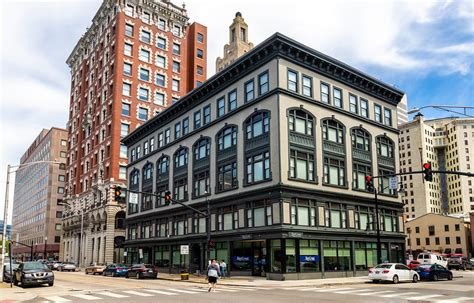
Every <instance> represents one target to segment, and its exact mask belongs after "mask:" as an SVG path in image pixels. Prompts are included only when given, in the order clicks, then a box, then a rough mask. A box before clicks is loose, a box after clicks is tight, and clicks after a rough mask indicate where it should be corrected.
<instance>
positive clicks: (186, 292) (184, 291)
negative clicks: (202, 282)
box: [166, 288, 197, 294]
mask: <svg viewBox="0 0 474 303" xmlns="http://www.w3.org/2000/svg"><path fill="white" fill-rule="evenodd" d="M166 290H170V291H174V292H182V293H184V294H197V292H195V291H190V290H184V289H177V288H167V289H166Z"/></svg>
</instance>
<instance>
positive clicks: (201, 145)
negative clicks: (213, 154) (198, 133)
mask: <svg viewBox="0 0 474 303" xmlns="http://www.w3.org/2000/svg"><path fill="white" fill-rule="evenodd" d="M210 150H211V140H210V139H209V138H202V139H199V140H198V141H197V142H196V143H194V159H195V160H199V159H203V158H206V157H209V155H210Z"/></svg>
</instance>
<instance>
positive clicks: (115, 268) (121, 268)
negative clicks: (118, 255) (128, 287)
mask: <svg viewBox="0 0 474 303" xmlns="http://www.w3.org/2000/svg"><path fill="white" fill-rule="evenodd" d="M127 272H128V266H127V265H125V264H110V265H108V266H107V267H106V268H105V269H104V271H103V272H102V274H103V275H104V276H111V277H125V276H126V275H127Z"/></svg>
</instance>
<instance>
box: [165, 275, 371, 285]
mask: <svg viewBox="0 0 474 303" xmlns="http://www.w3.org/2000/svg"><path fill="white" fill-rule="evenodd" d="M158 279H161V280H169V281H180V282H187V283H199V284H207V280H206V276H200V277H199V276H196V275H189V280H185V281H181V277H180V275H179V274H165V273H160V274H158ZM367 281H369V279H368V278H367V277H365V276H364V277H350V278H330V279H310V280H287V281H274V280H267V279H266V278H264V277H253V276H235V277H231V278H225V279H219V282H218V283H219V284H221V285H229V286H246V287H296V286H314V287H324V286H330V285H347V284H361V283H365V282H367Z"/></svg>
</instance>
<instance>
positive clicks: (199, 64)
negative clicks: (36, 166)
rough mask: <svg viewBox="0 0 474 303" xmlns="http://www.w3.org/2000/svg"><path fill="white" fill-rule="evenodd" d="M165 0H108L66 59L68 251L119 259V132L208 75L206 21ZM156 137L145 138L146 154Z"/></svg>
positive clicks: (72, 256) (79, 257)
mask: <svg viewBox="0 0 474 303" xmlns="http://www.w3.org/2000/svg"><path fill="white" fill-rule="evenodd" d="M188 20H189V18H188V16H187V11H186V9H185V7H184V5H183V6H182V7H179V6H176V5H175V4H173V3H171V2H170V1H166V0H147V1H145V0H104V1H103V3H102V5H101V7H100V8H99V10H98V11H97V13H96V15H95V16H94V18H93V20H92V25H91V26H90V28H88V29H87V31H86V33H85V34H84V35H83V36H82V37H81V39H80V40H79V42H78V43H77V45H76V46H75V48H74V50H73V51H72V53H71V55H70V56H69V58H68V59H67V64H68V65H69V67H70V68H71V95H70V109H69V122H68V125H67V128H68V153H67V171H66V199H65V200H66V201H65V203H66V204H67V208H66V211H65V213H64V218H63V239H62V241H61V255H60V258H62V259H63V260H65V261H74V262H76V263H79V264H80V265H84V264H89V263H92V262H97V263H106V262H107V263H110V262H120V261H121V260H122V259H123V248H122V244H123V240H124V239H125V238H124V236H125V225H124V218H125V212H124V209H125V204H124V203H123V204H122V203H118V202H116V201H114V196H113V191H112V190H111V189H110V188H111V185H115V184H119V185H124V184H126V182H125V181H126V177H127V176H126V165H127V149H126V147H125V145H122V144H121V143H120V139H121V138H122V137H123V136H125V135H127V134H128V133H129V132H131V131H133V130H134V129H135V128H137V127H138V126H140V125H141V124H143V123H144V122H145V121H146V120H148V119H149V118H150V117H152V116H153V115H154V114H156V113H158V112H160V111H162V110H164V109H165V108H166V107H168V106H170V105H171V104H173V103H174V102H177V101H178V100H179V98H180V97H181V96H183V95H185V94H186V93H187V92H189V91H191V90H192V89H194V88H195V87H196V86H199V85H200V84H201V83H202V82H204V81H205V80H206V59H207V28H206V27H205V26H203V25H201V24H198V23H193V24H191V25H190V24H189V23H188ZM155 148H156V142H153V141H152V142H149V144H147V145H146V146H143V150H142V151H138V152H141V153H143V154H146V153H150V152H152V151H153V150H154V149H155Z"/></svg>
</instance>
